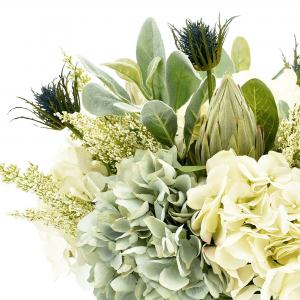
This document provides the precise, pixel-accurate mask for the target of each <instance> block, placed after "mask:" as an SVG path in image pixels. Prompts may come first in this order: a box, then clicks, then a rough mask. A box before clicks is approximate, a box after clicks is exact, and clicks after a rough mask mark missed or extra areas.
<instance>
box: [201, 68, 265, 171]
mask: <svg viewBox="0 0 300 300" xmlns="http://www.w3.org/2000/svg"><path fill="white" fill-rule="evenodd" d="M229 149H233V150H234V151H235V152H236V154H237V155H248V156H250V157H253V158H255V159H256V160H258V159H259V158H260V157H261V156H262V155H263V153H264V144H263V136H262V132H261V128H260V127H259V126H257V124H256V121H255V116H254V114H253V111H252V110H251V108H250V106H248V105H247V103H246V101H245V98H244V97H243V95H242V92H241V90H240V88H239V87H238V86H237V85H236V83H235V82H234V81H233V78H232V75H231V74H230V73H228V72H226V73H225V74H224V75H223V78H222V81H221V84H220V87H219V89H218V90H217V91H216V92H215V93H214V95H213V97H212V100H211V102H210V105H209V109H208V112H207V118H206V120H205V121H204V123H203V124H202V126H201V128H200V132H199V136H198V139H197V142H196V157H197V163H198V164H199V165H200V164H201V165H205V164H206V161H207V160H208V159H209V158H210V157H212V156H213V155H215V154H216V153H217V152H219V151H222V150H229Z"/></svg>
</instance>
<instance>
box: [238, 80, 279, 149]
mask: <svg viewBox="0 0 300 300" xmlns="http://www.w3.org/2000/svg"><path fill="white" fill-rule="evenodd" d="M242 91H243V94H244V97H245V100H246V102H247V103H248V104H250V106H251V108H252V110H253V113H254V115H255V119H256V123H257V125H261V126H262V127H263V132H264V142H265V152H268V151H269V150H270V149H272V145H273V143H274V140H275V137H276V134H277V131H278V126H279V118H278V110H277V105H276V102H275V99H274V96H273V94H272V92H271V91H270V90H269V88H268V87H267V86H266V85H265V84H264V83H263V82H262V81H261V80H259V79H256V78H254V79H250V80H249V81H247V82H246V83H245V84H244V85H243V86H242Z"/></svg>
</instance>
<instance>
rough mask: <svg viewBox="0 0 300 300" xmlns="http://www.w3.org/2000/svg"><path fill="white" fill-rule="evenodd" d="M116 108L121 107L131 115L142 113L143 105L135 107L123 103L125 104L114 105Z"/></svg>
mask: <svg viewBox="0 0 300 300" xmlns="http://www.w3.org/2000/svg"><path fill="white" fill-rule="evenodd" d="M114 106H116V107H119V108H121V109H123V110H124V111H126V112H129V113H140V112H141V110H142V106H141V105H134V104H131V105H130V104H127V103H123V102H117V103H114Z"/></svg>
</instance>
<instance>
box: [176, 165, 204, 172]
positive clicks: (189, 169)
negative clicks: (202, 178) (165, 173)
mask: <svg viewBox="0 0 300 300" xmlns="http://www.w3.org/2000/svg"><path fill="white" fill-rule="evenodd" d="M176 169H177V170H179V171H181V172H186V173H189V172H196V171H201V170H205V169H206V166H181V167H176Z"/></svg>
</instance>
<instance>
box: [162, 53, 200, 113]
mask: <svg viewBox="0 0 300 300" xmlns="http://www.w3.org/2000/svg"><path fill="white" fill-rule="evenodd" d="M166 81H167V88H168V94H169V105H170V106H171V107H172V108H173V109H174V111H176V110H177V109H179V108H180V107H181V106H183V105H184V104H185V103H186V102H187V101H188V100H189V98H190V97H191V95H192V94H193V93H194V92H195V91H196V90H197V89H198V87H199V85H200V83H201V79H200V77H199V75H198V74H197V72H196V71H195V69H194V67H193V65H192V64H191V62H190V60H189V59H188V57H187V56H186V55H185V54H183V53H182V52H180V51H174V52H173V53H172V54H171V55H170V56H169V58H168V60H167V73H166Z"/></svg>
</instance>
